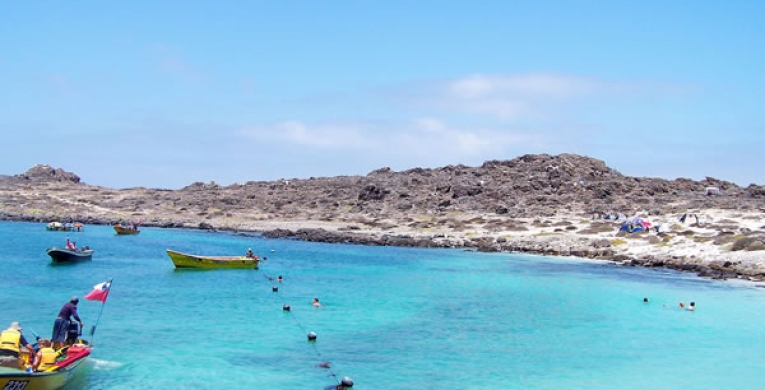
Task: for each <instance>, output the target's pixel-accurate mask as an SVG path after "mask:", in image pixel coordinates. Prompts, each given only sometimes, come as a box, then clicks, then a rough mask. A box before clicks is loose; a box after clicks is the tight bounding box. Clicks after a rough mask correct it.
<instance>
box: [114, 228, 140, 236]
mask: <svg viewBox="0 0 765 390" xmlns="http://www.w3.org/2000/svg"><path fill="white" fill-rule="evenodd" d="M114 231H115V232H117V234H119V235H131V234H138V233H140V232H141V231H140V230H138V229H131V228H127V227H123V226H114Z"/></svg>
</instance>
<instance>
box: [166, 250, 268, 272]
mask: <svg viewBox="0 0 765 390" xmlns="http://www.w3.org/2000/svg"><path fill="white" fill-rule="evenodd" d="M167 255H168V256H170V259H172V260H173V264H175V268H202V269H237V268H238V269H241V268H254V269H258V264H259V263H260V258H259V257H258V256H254V255H253V256H201V255H190V254H186V253H181V252H177V251H174V250H170V249H167Z"/></svg>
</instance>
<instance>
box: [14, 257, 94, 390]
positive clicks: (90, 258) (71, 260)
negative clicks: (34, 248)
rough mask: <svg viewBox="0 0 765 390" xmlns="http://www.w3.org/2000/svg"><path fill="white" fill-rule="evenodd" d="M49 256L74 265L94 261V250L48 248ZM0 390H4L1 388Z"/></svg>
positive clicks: (54, 259)
mask: <svg viewBox="0 0 765 390" xmlns="http://www.w3.org/2000/svg"><path fill="white" fill-rule="evenodd" d="M48 256H50V258H51V260H53V262H54V263H72V262H77V261H88V260H92V259H93V250H92V249H88V250H83V251H73V250H69V249H66V248H58V247H53V248H48ZM0 389H2V388H1V387H0Z"/></svg>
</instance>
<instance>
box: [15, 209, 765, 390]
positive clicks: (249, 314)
mask: <svg viewBox="0 0 765 390" xmlns="http://www.w3.org/2000/svg"><path fill="white" fill-rule="evenodd" d="M67 236H68V237H70V238H71V239H72V240H74V241H77V244H78V245H79V246H83V245H88V246H90V247H92V248H94V249H95V254H94V256H93V261H90V262H84V263H80V264H73V265H52V264H51V262H50V258H49V257H48V256H47V255H46V253H45V249H46V248H48V247H50V246H54V245H63V244H64V242H65V240H66V237H67ZM0 237H2V243H3V245H2V246H0V261H2V269H3V275H4V276H5V281H4V282H3V288H2V289H0V297H1V298H2V299H0V308H1V309H2V310H1V311H0V312H1V313H2V318H0V322H1V323H0V326H3V327H5V326H7V324H8V323H10V322H11V321H20V322H21V323H22V325H23V326H24V331H25V334H26V335H27V336H28V337H30V338H33V334H32V333H31V332H32V331H34V332H36V333H38V334H40V335H41V336H43V337H50V332H51V327H52V324H53V320H54V319H55V316H56V314H57V313H58V310H59V309H60V307H61V305H63V304H64V303H65V302H66V301H67V300H68V299H69V298H70V297H71V296H72V295H78V296H80V297H82V296H83V295H85V294H86V293H88V292H89V291H91V289H92V288H93V285H94V284H96V283H99V282H102V281H105V280H107V279H109V278H114V284H113V287H112V291H111V294H110V296H109V298H108V300H107V301H106V304H105V306H104V308H103V313H102V316H101V319H100V322H99V324H98V327H97V328H96V332H95V335H94V339H93V345H94V346H95V349H94V351H93V354H92V355H91V359H90V360H89V362H88V366H87V367H86V370H85V371H84V372H83V375H80V376H79V377H78V378H77V379H76V380H75V382H73V383H72V384H71V385H70V386H68V388H69V389H110V390H116V389H231V390H236V389H260V388H263V389H277V390H282V389H284V390H287V389H296V390H298V389H299V390H306V389H317V390H319V389H324V388H325V387H326V386H329V385H332V384H333V383H337V380H338V379H340V378H342V377H343V376H349V377H351V378H352V379H353V380H354V382H355V386H354V389H362V390H363V389H641V390H642V389H650V390H659V389H683V388H684V389H762V388H764V387H765V315H763V313H765V290H763V289H759V288H753V287H751V286H748V285H745V284H738V285H736V284H732V283H730V282H717V281H711V280H705V279H699V278H696V277H694V276H692V275H686V274H680V273H676V272H670V271H664V270H647V269H636V268H626V267H618V266H614V265H608V264H601V263H593V262H584V261H577V260H572V259H556V258H546V257H536V256H523V255H515V254H481V253H475V252H466V251H462V250H442V249H438V250H432V249H410V248H390V247H362V246H351V245H331V244H319V243H306V242H298V241H286V240H269V239H264V238H260V237H252V236H250V237H248V236H242V235H236V234H231V233H210V232H201V231H189V230H175V229H154V228H145V229H143V232H142V233H141V234H140V235H138V236H117V235H115V234H114V231H113V230H112V229H111V228H110V227H106V226H86V227H85V231H84V232H80V233H62V232H48V231H46V230H45V224H33V223H11V222H0ZM248 247H252V249H253V251H255V252H256V253H258V254H260V255H261V257H262V256H266V257H267V260H266V261H263V262H262V263H261V268H260V269H259V270H220V271H189V270H185V271H183V270H181V271H176V270H175V269H174V268H173V265H172V262H171V261H170V259H169V258H168V257H167V255H166V254H165V249H167V248H171V249H176V250H179V251H182V252H190V253H199V254H208V255H236V254H244V253H245V251H246V250H247V248H248ZM278 275H282V276H283V277H284V282H282V283H277V282H276V281H275V280H269V277H271V278H275V277H276V276H278ZM274 286H278V292H274V291H273V287H274ZM314 297H318V298H319V299H320V300H321V302H322V303H323V304H324V306H323V307H320V308H314V307H312V305H311V300H312V299H313V298H314ZM643 297H648V298H650V302H649V303H647V304H645V303H643V302H642V300H643ZM679 301H685V302H686V303H687V302H689V301H695V302H696V304H697V309H696V311H695V312H687V311H683V310H680V309H677V308H676V305H677V303H678V302H679ZM285 304H288V305H290V306H291V308H292V310H291V311H289V312H285V311H284V310H282V308H283V305H285ZM79 307H80V314H81V316H82V317H83V320H84V322H85V328H86V329H90V327H91V326H92V325H93V324H95V322H96V319H97V318H98V316H99V311H100V310H101V304H100V302H93V301H86V300H81V301H80V305H79ZM309 332H315V333H316V335H317V339H316V341H315V342H309V341H308V340H307V337H306V335H307V334H308V333H309ZM325 361H329V362H331V365H330V368H329V369H327V368H321V367H317V364H319V363H322V362H325Z"/></svg>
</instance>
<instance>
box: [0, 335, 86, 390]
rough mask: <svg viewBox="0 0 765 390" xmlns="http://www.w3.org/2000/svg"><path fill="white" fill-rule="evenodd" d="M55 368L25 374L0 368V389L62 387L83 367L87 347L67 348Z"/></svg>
mask: <svg viewBox="0 0 765 390" xmlns="http://www.w3.org/2000/svg"><path fill="white" fill-rule="evenodd" d="M69 349H70V351H69V353H68V354H67V355H65V356H63V357H62V358H61V359H62V360H60V361H59V362H58V363H56V366H54V367H52V368H50V369H48V370H46V371H39V372H38V371H32V372H27V371H25V370H22V369H14V368H8V367H0V389H13V390H15V389H20V390H21V389H23V390H56V389H60V388H62V387H64V385H66V384H67V383H69V381H70V380H71V379H72V378H73V377H74V376H75V374H77V372H79V371H80V369H81V368H82V367H83V366H85V364H84V363H85V361H86V360H87V358H88V355H90V351H91V348H90V347H89V346H85V345H82V346H77V348H75V347H69Z"/></svg>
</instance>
